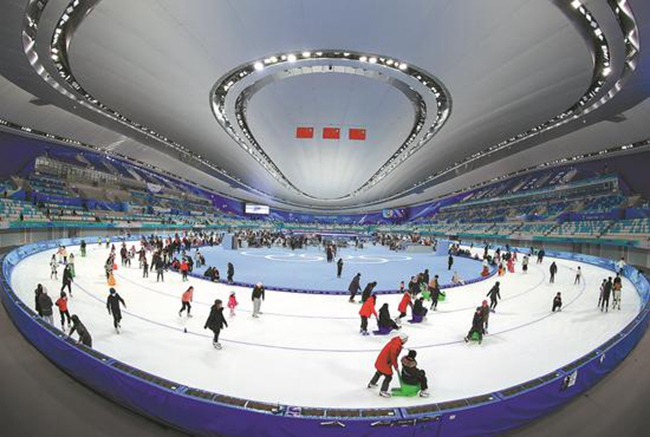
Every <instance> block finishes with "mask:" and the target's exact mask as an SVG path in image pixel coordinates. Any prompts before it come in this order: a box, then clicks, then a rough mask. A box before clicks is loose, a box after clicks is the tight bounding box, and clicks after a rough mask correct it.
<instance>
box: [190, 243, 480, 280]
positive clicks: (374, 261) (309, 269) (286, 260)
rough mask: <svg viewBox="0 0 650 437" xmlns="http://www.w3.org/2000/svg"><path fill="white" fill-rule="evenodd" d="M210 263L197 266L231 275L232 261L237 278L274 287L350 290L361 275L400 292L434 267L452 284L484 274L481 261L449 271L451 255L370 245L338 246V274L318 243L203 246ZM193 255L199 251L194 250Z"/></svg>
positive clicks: (460, 260) (458, 262) (465, 261)
mask: <svg viewBox="0 0 650 437" xmlns="http://www.w3.org/2000/svg"><path fill="white" fill-rule="evenodd" d="M200 250H201V253H202V254H203V256H204V257H205V261H206V266H202V267H201V268H196V269H194V273H198V274H200V275H202V274H203V272H204V271H205V269H206V268H207V267H208V266H211V267H216V268H217V269H218V270H219V273H220V275H221V279H222V280H223V279H225V278H226V266H227V264H228V262H231V263H233V265H234V266H235V276H234V281H235V282H243V283H251V284H253V283H257V282H262V283H264V285H265V286H266V287H269V288H295V289H304V290H325V291H345V290H347V288H348V284H349V283H350V281H351V280H352V277H353V276H354V275H355V274H356V273H361V286H362V287H364V286H365V284H367V283H368V282H372V281H377V286H376V287H375V290H376V291H387V290H391V291H393V290H397V289H398V288H399V283H400V281H404V282H405V284H408V281H409V279H410V278H411V276H413V275H416V274H417V273H420V272H423V271H424V270H425V269H429V274H430V276H431V277H433V275H436V274H437V275H439V276H440V282H441V284H443V285H444V284H449V283H451V277H452V275H453V274H454V271H458V273H459V274H460V276H461V278H462V279H463V280H465V281H467V280H470V279H476V278H479V277H480V273H481V268H482V265H481V262H479V261H476V260H472V259H469V258H464V257H459V256H457V257H454V264H453V266H452V268H451V271H449V270H447V256H446V255H445V256H436V255H434V254H433V253H406V252H395V251H391V250H389V249H387V248H385V247H379V246H369V247H368V246H366V248H364V249H359V250H355V249H353V248H348V249H339V251H338V254H337V258H336V259H338V258H339V257H340V258H343V263H344V265H343V274H342V275H341V278H340V279H339V278H337V277H336V263H335V262H332V263H328V262H327V261H326V257H325V252H324V251H322V250H319V249H317V248H315V247H310V248H307V249H301V250H294V251H292V250H291V249H284V248H272V249H266V248H265V249H256V248H248V249H239V250H226V249H224V248H222V247H203V248H201V249H200ZM191 254H192V256H194V254H195V250H192V251H191Z"/></svg>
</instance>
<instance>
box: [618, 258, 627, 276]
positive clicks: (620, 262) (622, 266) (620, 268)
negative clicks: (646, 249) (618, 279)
mask: <svg viewBox="0 0 650 437" xmlns="http://www.w3.org/2000/svg"><path fill="white" fill-rule="evenodd" d="M625 265H626V264H625V258H624V257H621V259H620V260H618V262H617V263H616V273H618V274H619V275H622V274H623V270H625Z"/></svg>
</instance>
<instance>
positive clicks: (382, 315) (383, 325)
mask: <svg viewBox="0 0 650 437" xmlns="http://www.w3.org/2000/svg"><path fill="white" fill-rule="evenodd" d="M377 326H378V327H379V329H387V330H388V332H390V331H391V330H393V329H400V327H399V326H398V325H397V323H396V322H395V321H394V320H393V319H391V318H390V310H389V309H388V304H387V303H385V304H383V305H382V306H381V308H379V317H378V318H377Z"/></svg>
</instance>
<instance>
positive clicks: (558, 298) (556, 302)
mask: <svg viewBox="0 0 650 437" xmlns="http://www.w3.org/2000/svg"><path fill="white" fill-rule="evenodd" d="M556 310H557V311H562V293H560V292H559V291H558V292H557V294H556V295H555V297H554V298H553V308H551V311H552V312H555V311H556Z"/></svg>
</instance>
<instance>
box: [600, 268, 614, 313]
mask: <svg viewBox="0 0 650 437" xmlns="http://www.w3.org/2000/svg"><path fill="white" fill-rule="evenodd" d="M613 287H614V284H613V282H612V277H611V276H610V277H609V278H607V282H605V285H604V286H603V300H602V301H601V304H600V311H603V310H604V311H605V312H608V311H609V296H610V295H611V294H612V288H613Z"/></svg>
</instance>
